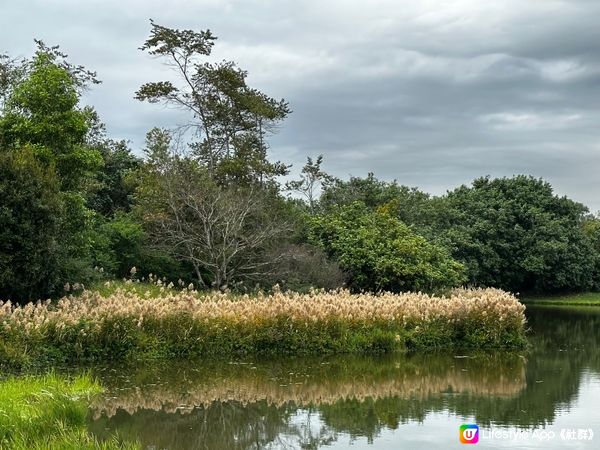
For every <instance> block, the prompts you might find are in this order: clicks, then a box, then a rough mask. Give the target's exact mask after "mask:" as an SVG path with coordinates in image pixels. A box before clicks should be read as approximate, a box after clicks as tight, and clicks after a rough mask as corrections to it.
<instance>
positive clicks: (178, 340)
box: [0, 289, 525, 363]
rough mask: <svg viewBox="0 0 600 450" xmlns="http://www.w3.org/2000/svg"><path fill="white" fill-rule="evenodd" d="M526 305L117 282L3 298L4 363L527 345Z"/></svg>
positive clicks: (508, 300) (483, 294)
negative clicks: (112, 287) (45, 297)
mask: <svg viewBox="0 0 600 450" xmlns="http://www.w3.org/2000/svg"><path fill="white" fill-rule="evenodd" d="M524 309H525V307H524V306H523V305H522V304H520V303H519V301H518V300H517V298H516V297H515V296H513V295H512V294H509V293H507V292H504V291H501V290H498V289H474V290H457V291H454V292H453V293H452V294H450V295H447V296H442V297H436V296H432V295H428V294H424V293H406V294H391V293H379V294H371V293H363V294H352V293H350V292H348V291H346V290H336V291H331V292H324V291H316V290H315V291H312V292H310V293H307V294H300V293H295V292H280V291H279V290H277V289H275V290H274V292H273V293H270V294H264V293H258V294H257V295H254V296H249V295H243V296H232V295H230V294H228V293H221V292H214V293H210V294H207V295H205V296H198V295H197V292H195V291H193V290H187V289H185V290H182V291H178V292H173V293H168V294H167V295H165V296H161V297H155V298H146V297H145V296H140V295H137V294H136V293H134V292H127V291H123V290H118V291H116V292H115V293H113V294H111V295H108V296H102V295H100V294H99V293H97V292H84V293H83V294H82V295H80V296H68V297H64V298H62V299H60V300H58V301H57V302H56V303H52V302H50V301H46V302H37V303H35V304H33V303H29V304H27V305H25V306H15V305H12V304H11V303H10V302H6V303H1V302H0V361H4V362H5V363H11V362H13V363H19V359H20V360H21V361H20V362H21V363H23V362H26V361H27V360H32V359H37V360H44V359H50V360H55V359H57V358H58V359H64V360H81V359H106V358H128V357H139V358H147V357H179V356H192V355H194V356H217V355H232V354H323V353H325V354H328V353H344V352H350V353H356V352H358V353H382V352H392V351H404V350H410V349H426V348H441V347H456V346H460V347H479V348H481V347H495V348H515V347H521V346H523V345H524V342H525V340H524V326H525V317H524Z"/></svg>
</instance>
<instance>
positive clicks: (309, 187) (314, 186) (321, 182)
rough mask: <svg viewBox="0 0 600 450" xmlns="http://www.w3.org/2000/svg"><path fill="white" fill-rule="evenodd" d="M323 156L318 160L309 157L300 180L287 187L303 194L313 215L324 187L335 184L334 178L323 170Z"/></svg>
mask: <svg viewBox="0 0 600 450" xmlns="http://www.w3.org/2000/svg"><path fill="white" fill-rule="evenodd" d="M322 163H323V155H319V156H317V159H316V160H314V161H313V159H312V158H311V157H310V156H309V157H307V161H306V164H305V165H304V167H303V168H302V171H301V172H300V179H299V180H292V181H288V182H287V183H286V185H285V187H286V190H288V191H292V192H297V193H299V194H301V195H302V196H303V197H304V198H305V199H306V201H307V202H308V207H309V210H310V212H311V214H314V212H315V208H316V203H317V200H318V194H319V193H320V192H319V191H320V189H321V188H322V187H323V186H326V185H327V184H328V183H333V181H334V178H333V177H332V176H331V175H329V174H328V173H327V172H325V171H323V170H322V169H321V164H322Z"/></svg>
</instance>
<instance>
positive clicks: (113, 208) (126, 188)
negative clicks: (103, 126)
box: [88, 139, 142, 217]
mask: <svg viewBox="0 0 600 450" xmlns="http://www.w3.org/2000/svg"><path fill="white" fill-rule="evenodd" d="M96 148H97V150H98V151H99V152H100V154H101V155H102V159H103V161H104V164H103V166H102V168H101V169H100V170H98V172H96V174H95V180H94V181H95V183H96V186H95V187H94V189H93V190H92V192H91V193H90V194H89V196H88V205H89V207H90V208H92V209H93V210H94V211H96V212H98V213H99V214H101V215H102V216H105V217H113V216H114V215H115V214H116V213H118V212H129V211H130V210H131V207H132V202H133V193H134V192H135V185H136V181H135V179H134V177H132V176H131V174H133V173H134V172H135V171H136V170H137V169H139V168H140V167H141V165H142V160H141V159H140V158H138V157H137V156H135V155H133V154H132V152H131V150H130V148H129V147H128V145H127V142H126V141H113V140H110V139H105V140H102V141H101V142H99V143H97V144H96Z"/></svg>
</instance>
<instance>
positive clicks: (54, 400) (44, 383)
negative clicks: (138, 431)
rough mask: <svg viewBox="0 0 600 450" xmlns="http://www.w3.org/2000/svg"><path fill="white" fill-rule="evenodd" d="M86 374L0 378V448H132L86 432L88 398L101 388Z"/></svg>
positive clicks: (131, 445) (107, 449)
mask: <svg viewBox="0 0 600 450" xmlns="http://www.w3.org/2000/svg"><path fill="white" fill-rule="evenodd" d="M101 390H102V388H101V387H100V385H99V384H98V383H97V382H95V381H94V380H92V379H91V378H90V377H89V376H88V375H82V376H77V377H74V378H71V379H67V378H63V377H60V376H58V375H55V374H48V375H44V376H24V377H11V378H8V379H6V380H3V381H0V449H15V450H21V449H22V450H25V449H28V450H31V449H40V450H41V449H57V450H58V449H61V450H62V449H65V450H68V449H104V450H114V449H134V448H138V447H137V446H136V445H135V444H122V443H120V442H118V441H116V440H114V441H110V442H103V443H100V442H98V441H97V440H96V439H94V438H93V437H92V436H91V435H90V434H88V433H87V431H86V428H85V420H86V415H87V408H88V404H89V400H90V399H91V397H92V396H93V395H95V394H98V393H99V392H101Z"/></svg>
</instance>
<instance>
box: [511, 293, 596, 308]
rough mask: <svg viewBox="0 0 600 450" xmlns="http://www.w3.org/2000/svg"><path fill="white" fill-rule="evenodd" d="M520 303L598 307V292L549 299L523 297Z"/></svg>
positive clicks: (557, 296)
mask: <svg viewBox="0 0 600 450" xmlns="http://www.w3.org/2000/svg"><path fill="white" fill-rule="evenodd" d="M520 301H521V302H522V303H525V304H529V305H573V306H600V292H585V293H581V294H569V295H556V296H551V297H525V298H522V299H520Z"/></svg>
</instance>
